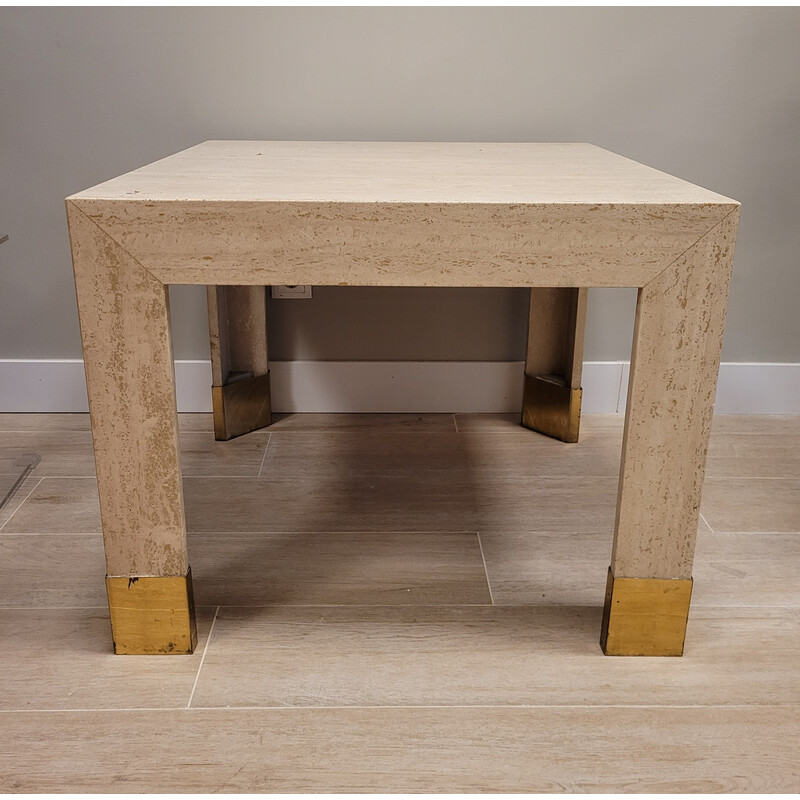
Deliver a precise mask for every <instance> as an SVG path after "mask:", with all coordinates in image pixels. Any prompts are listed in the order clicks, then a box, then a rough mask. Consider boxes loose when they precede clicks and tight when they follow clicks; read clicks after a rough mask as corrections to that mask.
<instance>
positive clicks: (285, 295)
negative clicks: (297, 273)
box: [272, 286, 311, 300]
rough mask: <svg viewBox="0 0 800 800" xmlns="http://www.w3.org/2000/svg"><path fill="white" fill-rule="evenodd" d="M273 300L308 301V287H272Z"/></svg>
mask: <svg viewBox="0 0 800 800" xmlns="http://www.w3.org/2000/svg"><path fill="white" fill-rule="evenodd" d="M272 299H273V300H289V299H292V300H310V299H311V287H310V286H273V287H272Z"/></svg>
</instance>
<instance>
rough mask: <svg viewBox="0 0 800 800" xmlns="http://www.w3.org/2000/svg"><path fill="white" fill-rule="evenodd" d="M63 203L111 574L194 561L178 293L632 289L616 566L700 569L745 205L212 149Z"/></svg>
mask: <svg viewBox="0 0 800 800" xmlns="http://www.w3.org/2000/svg"><path fill="white" fill-rule="evenodd" d="M67 208H68V212H69V220H70V229H71V236H72V243H73V258H74V263H75V278H76V284H77V286H78V297H79V304H80V310H81V326H82V335H83V338H84V348H85V349H86V352H87V357H86V365H87V374H88V378H89V380H88V384H89V397H90V406H91V409H92V415H93V431H94V438H95V449H96V457H97V462H98V476H99V486H100V497H101V508H102V513H103V521H104V530H105V542H106V551H107V561H108V564H109V573H110V574H117V575H127V574H130V575H135V574H153V575H176V574H183V571H184V570H185V567H186V551H185V543H184V539H185V532H184V531H185V520H184V515H183V497H182V488H181V485H180V480H179V469H180V467H179V461H178V453H177V448H178V441H177V422H176V414H175V399H174V375H173V373H172V359H171V351H170V340H169V330H168V306H167V302H166V300H167V298H166V292H165V289H164V284H169V283H199V284H210V285H237V284H242V285H248V284H249V285H263V284H270V283H273V284H283V283H285V284H316V285H322V284H331V285H337V284H354V285H376V286H378V285H394V286H529V287H587V286H589V287H590V286H637V287H639V288H640V294H639V303H638V307H637V319H636V328H635V333H634V348H633V359H632V366H631V382H630V393H629V399H628V406H627V420H626V434H625V440H624V443H623V462H622V465H621V472H620V487H619V499H618V508H617V522H616V533H615V542H614V553H613V556H612V564H611V566H612V570H613V572H614V574H615V576H616V577H638V578H684V577H688V576H689V575H690V574H691V563H692V556H693V548H694V540H695V536H696V532H697V524H698V514H699V503H700V490H701V487H702V482H703V474H704V466H705V454H706V448H707V444H708V435H709V430H710V422H711V413H712V410H713V402H714V394H715V389H716V379H717V371H718V366H719V354H720V347H721V340H722V330H723V322H724V317H725V310H726V305H727V287H728V283H729V279H730V272H731V266H732V258H733V245H734V241H735V236H736V226H737V222H738V203H736V202H735V201H733V200H730V199H728V198H725V197H722V196H721V195H717V194H715V193H713V192H709V191H707V190H705V189H701V188H699V187H695V186H692V185H691V184H688V183H686V182H684V181H681V180H679V179H678V178H674V177H672V176H668V175H664V174H663V173H660V172H658V171H656V170H652V169H650V168H648V167H644V166H642V165H640V164H636V163H635V162H632V161H630V160H628V159H625V158H622V157H620V156H616V155H614V154H612V153H608V152H607V151H604V150H601V149H600V148H596V147H593V146H592V145H586V144H478V143H455V144H453V143H438V144H426V143H407V144H397V143H352V142H351V143H330V142H328V143H324V142H319V143H302V142H297V143H285V142H284V143H281V142H207V143H204V144H202V145H198V146H197V147H194V148H190V149H189V150H187V151H184V152H183V153H179V154H177V155H175V156H172V157H170V158H167V159H163V160H162V161H159V162H157V163H155V164H152V165H150V166H148V167H144V168H142V169H140V170H136V171H134V172H132V173H130V174H128V175H126V176H122V177H120V178H115V179H114V180H111V181H108V182H107V183H105V184H101V185H100V186H98V187H95V188H93V189H89V190H87V191H84V192H80V193H78V194H76V195H72V196H71V197H70V198H68V199H67ZM220 480H222V479H213V478H209V479H208V480H207V481H196V482H195V484H194V486H191V485H190V491H192V492H198V495H197V497H196V499H197V504H196V505H195V509H198V508H200V506H201V505H202V504H204V503H205V504H206V507H205V508H203V509H202V511H201V514H200V516H198V517H196V518H195V519H194V520H193V521H192V524H193V525H195V526H196V527H197V529H200V530H204V529H207V527H206V526H207V525H208V524H209V523H208V521H209V519H210V518H211V517H212V516H213V515H214V514H215V513H219V506H220V505H221V503H222V502H223V501H225V502H233V497H232V496H231V495H232V492H231V490H230V486H229V485H225V483H224V481H223V482H222V483H220ZM553 480H554V479H552V478H551V479H549V481H550V482H553ZM601 480H607V479H601ZM201 483H202V484H204V485H203V486H201V485H200V484H201ZM456 483H457V482H456ZM456 483H454V484H453V486H455V485H456ZM546 483H547V481H544V482H542V481H539V482H537V485H536V486H535V487H534V486H524V487H522V491H524V492H527V491H531V490H538V491H541V488H542V486H543V485H544V484H546ZM274 487H275V485H273V488H274ZM390 488H391V487H390V486H387V490H390ZM572 488H573V489H575V490H579V489H580V488H581V487H576V486H573V487H572ZM236 490H237V491H240V493H241V494H242V495H243V496H246V497H247V498H249V499H247V500H246V502H245V509H244V511H245V515H246V507H247V505H248V504H249V505H250V506H252V507H253V508H255V507H265V508H266V507H267V506H265V495H264V494H263V493H262V492H261V490H260V489H259V490H258V491H255V487H254V486H253V485H252V484H251V485H245V484H243V483H242V482H241V480H240V481H238V485H237V486H236ZM280 490H281V492H282V493H284V499H285V501H286V502H289V503H290V502H291V495H292V492H295V493H296V492H297V488H296V487H295V486H292V485H291V484H289V483H284V484H283V485H281V486H280ZM319 500H320V505H319V514H320V516H322V517H324V516H325V515H326V512H329V511H331V510H334V509H337V508H339V507H340V506H341V505H342V504H343V503H345V504H346V502H347V500H348V497H347V494H346V493H344V492H343V491H341V490H338V491H335V492H331V491H330V490H329V489H328V490H326V491H325V492H323V493H320V495H319ZM446 500H447V498H441V497H439V498H427V501H426V502H427V503H428V505H429V506H430V507H431V508H433V509H434V511H435V510H436V509H438V507H439V505H440V504H441V502H446ZM323 501H326V502H323ZM276 502H280V498H277V499H276ZM267 505H268V504H267ZM472 505H473V506H474V507H475V515H482V516H483V517H484V518H486V519H491V518H492V517H493V516H496V515H499V514H500V513H502V514H503V515H505V517H506V518H508V517H509V516H511V517H514V509H515V507H516V506H517V505H519V504H518V502H517V501H516V500H515V499H514V498H513V497H510V498H509V503H508V504H504V508H503V509H499V508H498V509H494V508H492V507H491V505H490V506H489V508H488V509H482V508H480V507H479V503H477V502H475V503H473V504H472ZM365 508H366V510H367V511H368V512H369V513H368V514H367V516H368V517H369V518H370V520H371V521H372V524H374V522H375V520H384V522H386V521H387V520H390V519H391V518H392V514H393V513H394V512H393V511H392V510H391V509H389V510H388V514H387V509H386V508H385V506H374V507H373V506H371V505H369V503H368V504H367V505H366V507H365ZM365 508H361V509H360V510H359V513H360V514H361V515H362V516H363V514H364V513H365ZM563 509H564V507H563V506H559V507H558V508H556V509H555V511H557V512H561V513H563ZM470 511H471V506H470V505H467V506H465V507H464V508H462V512H463V514H464V516H469V512H470ZM195 513H197V511H195ZM268 513H269V512H266V514H265V517H266V516H268ZM426 513H427V512H426ZM240 516H241V514H237V510H236V509H235V508H234V509H233V513H232V514H231V516H230V518H229V526H230V527H228V530H236V525H237V524H238V521H239V520H238V517H240ZM424 516H425V515H424V514H422V515H421V516H420V524H422V521H423V518H424ZM579 516H580V515H579ZM600 516H602V515H600ZM521 519H522V517H520V520H521ZM23 522H24V518H23V519H21V520H19V521H18V522H17V524H23ZM299 522H300V521H298V523H299ZM550 523H551V524H552V525H555V524H557V523H556V522H555V521H554V520H552V519H551V520H550ZM268 524H269V523H268V522H265V525H268ZM592 524H593V525H595V526H596V525H597V524H598V522H597V515H595V519H594V520H593V519H592V518H591V515H586V516H585V517H582V518H581V520H580V525H581V527H585V526H587V525H592ZM213 527H218V526H216V525H215V526H213ZM348 529H350V530H355V529H357V526H356V527H353V526H349V528H348ZM420 529H421V528H420ZM463 529H466V530H469V529H470V526H469V524H468V523H467V525H466V526H465V528H463Z"/></svg>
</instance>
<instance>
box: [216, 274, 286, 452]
mask: <svg viewBox="0 0 800 800" xmlns="http://www.w3.org/2000/svg"><path fill="white" fill-rule="evenodd" d="M265 292H266V290H265V288H264V287H263V286H209V287H208V330H209V336H210V339H211V372H212V381H213V385H212V388H211V392H212V396H213V400H214V436H215V438H216V439H218V440H227V439H233V438H234V437H236V436H241V435H242V434H245V433H249V432H250V431H254V430H257V429H258V428H264V427H266V426H267V425H269V424H270V423H271V422H272V416H271V411H270V386H269V362H268V360H267V320H266V294H265Z"/></svg>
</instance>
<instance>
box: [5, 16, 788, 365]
mask: <svg viewBox="0 0 800 800" xmlns="http://www.w3.org/2000/svg"><path fill="white" fill-rule="evenodd" d="M798 42H800V10H799V9H796V8H767V9H754V8H705V9H692V8H667V9H642V8H611V9H604V8H588V9H587V8H510V9H509V8H505V9H502V8H500V9H493V8H429V9H428V8H400V9H396V8H395V9H392V8H349V9H336V8H322V9H320V8H288V9H287V8H245V9H219V8H199V9H198V8H186V9H181V8H177V9H176V8H173V9H158V8H155V9H154V8H138V9H130V8H128V9H125V8H119V9H113V8H112V9H109V8H105V9H103V8H97V9H91V8H90V9H87V8H64V9H60V8H2V9H0V233H2V232H3V231H7V232H8V233H9V234H10V235H11V240H10V241H9V242H7V243H6V244H4V245H0V282H1V284H2V292H0V357H4V358H69V357H78V356H79V355H80V343H79V337H78V322H77V313H76V308H75V298H74V291H73V286H72V275H71V267H70V260H69V248H68V241H67V231H66V224H65V220H64V206H63V198H64V197H65V196H66V195H68V194H71V193H73V192H76V191H78V190H80V189H83V188H85V187H88V186H91V185H93V184H95V183H99V182H101V181H103V180H106V179H108V178H110V177H112V176H115V175H118V174H120V173H123V172H125V171H127V170H130V169H133V168H135V167H138V166H141V165H142V164H145V163H147V162H150V161H153V160H155V159H157V158H161V157H163V156H165V155H168V154H170V153H172V152H175V151H177V150H181V149H183V148H185V147H188V146H190V145H193V144H195V143H197V142H199V141H202V140H204V139H224V138H232V139H238V138H242V139H352V140H370V139H374V140H436V141H439V140H477V141H589V142H594V143H595V144H598V145H600V146H602V147H606V148H608V149H610V150H614V151H616V152H619V153H622V154H624V155H627V156H629V157H631V158H634V159H637V160H639V161H642V162H644V163H646V164H649V165H651V166H654V167H657V168H659V169H662V170H665V171H667V172H672V173H674V174H676V175H679V176H681V177H683V178H686V179H687V180H690V181H693V182H695V183H698V184H700V185H702V186H706V187H708V188H711V189H714V190H715V191H718V192H721V193H722V194H725V195H729V196H731V197H734V198H736V199H738V200H740V201H742V203H743V204H744V207H743V218H742V224H741V228H740V239H739V247H738V249H737V257H736V270H735V278H734V282H733V288H732V296H731V306H730V313H729V318H728V319H729V321H728V329H727V335H726V341H725V350H724V354H723V358H724V359H725V360H728V361H795V362H798V361H800V314H798V313H797V307H798V299H800V269H798V266H800V264H799V262H800V203H799V202H798V198H800V46H798ZM634 301H635V292H633V291H631V290H604V291H595V292H593V293H592V296H591V297H590V312H589V325H588V335H587V346H586V357H587V358H588V359H590V360H603V359H609V360H616V359H625V358H627V357H628V356H629V353H630V335H631V324H632V314H633V304H634ZM172 302H173V313H174V327H175V339H176V348H175V349H176V355H177V356H178V357H180V358H203V357H207V354H208V344H207V339H206V321H205V300H204V292H203V290H202V289H201V288H200V287H179V288H177V289H175V290H173V292H172ZM270 310H271V312H272V313H271V320H270V334H271V347H272V356H273V357H274V358H282V359H288V358H302V359H308V358H322V359H329V358H330V359H361V358H363V359H379V358H388V359H415V360H416V359H464V360H472V359H475V360H507V359H520V358H522V355H523V347H524V335H525V296H524V293H523V292H522V291H521V290H491V291H489V290H477V289H471V290H444V289H440V290H434V291H420V290H414V289H405V290H404V289H397V290H394V289H339V288H328V289H317V290H316V292H315V299H314V300H312V301H307V302H302V301H282V304H279V302H274V301H273V302H271V303H270Z"/></svg>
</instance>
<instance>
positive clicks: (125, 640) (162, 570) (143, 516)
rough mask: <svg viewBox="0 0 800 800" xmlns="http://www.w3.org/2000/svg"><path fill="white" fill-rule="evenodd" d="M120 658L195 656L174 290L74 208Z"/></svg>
mask: <svg viewBox="0 0 800 800" xmlns="http://www.w3.org/2000/svg"><path fill="white" fill-rule="evenodd" d="M67 213H68V219H69V228H70V238H71V242H72V258H73V265H74V269H75V285H76V289H77V295H78V309H79V313H80V323H81V337H82V341H83V354H84V364H85V369H86V383H87V388H88V393H89V409H90V412H91V421H92V436H93V439H94V452H95V462H96V467H97V484H98V489H99V494H100V511H101V515H102V521H103V542H104V546H105V554H106V571H107V577H106V586H107V589H108V600H109V609H110V614H111V627H112V635H113V640H114V650H115V652H116V653H126V654H139V653H148V654H156V653H191V652H192V650H193V649H194V647H195V644H196V641H197V634H196V629H195V618H194V605H193V600H192V583H191V571H190V569H189V563H188V555H187V549H186V522H185V517H184V506H183V486H182V483H181V472H180V460H179V451H178V423H177V413H176V407H175V375H174V369H173V361H172V347H171V341H170V330H169V299H168V294H167V287H166V286H164V285H163V284H162V283H161V282H160V281H158V280H157V279H155V278H154V277H153V276H152V275H151V274H150V273H149V272H148V271H147V270H145V269H144V268H143V267H142V266H141V265H140V264H138V262H136V261H135V260H133V259H132V258H131V257H130V256H129V255H128V254H127V253H126V252H125V250H124V249H123V248H122V247H120V246H119V244H118V243H117V242H115V241H114V240H113V239H112V238H111V237H110V236H108V234H106V233H105V232H104V231H103V230H101V229H100V228H99V227H98V226H97V225H96V224H95V223H94V222H93V221H92V220H91V219H90V218H89V217H88V216H86V215H85V214H84V213H83V212H81V211H79V210H78V209H77V208H75V207H74V206H73V205H72V204H70V203H67Z"/></svg>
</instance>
